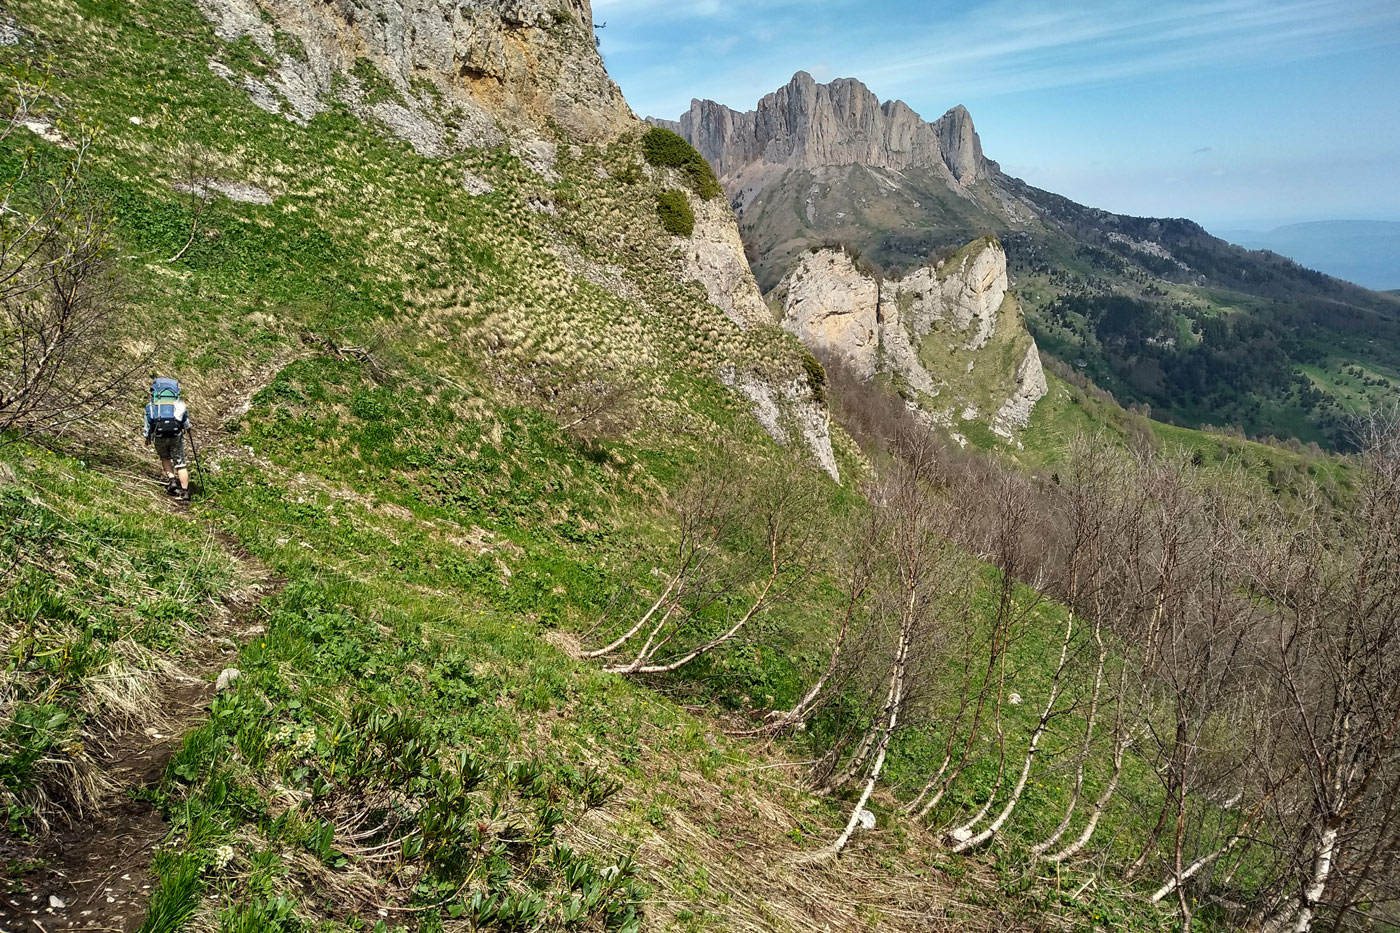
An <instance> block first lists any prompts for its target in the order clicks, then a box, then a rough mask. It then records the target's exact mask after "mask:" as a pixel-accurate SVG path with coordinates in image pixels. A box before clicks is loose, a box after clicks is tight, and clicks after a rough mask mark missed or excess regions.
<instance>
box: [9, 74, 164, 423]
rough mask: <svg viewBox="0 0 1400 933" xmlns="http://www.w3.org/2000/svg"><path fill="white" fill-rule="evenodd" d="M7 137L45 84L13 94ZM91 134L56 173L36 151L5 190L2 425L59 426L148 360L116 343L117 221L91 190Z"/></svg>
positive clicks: (103, 400)
mask: <svg viewBox="0 0 1400 933" xmlns="http://www.w3.org/2000/svg"><path fill="white" fill-rule="evenodd" d="M7 97H8V100H7V106H8V110H9V112H8V114H7V115H6V116H5V117H3V118H0V120H3V129H0V138H3V137H7V136H9V135H10V134H12V133H13V132H15V129H16V127H18V126H20V125H21V124H23V123H24V122H25V121H26V120H28V119H29V118H31V117H33V116H35V110H36V108H37V107H38V106H39V105H40V102H42V101H43V100H44V91H43V89H42V87H35V86H33V85H27V84H24V83H22V82H21V83H17V84H16V85H14V86H13V87H11V88H10V89H9V91H8V94H7ZM91 145H92V139H91V137H90V136H89V135H80V136H79V137H78V139H77V140H76V142H75V143H74V148H73V150H72V152H71V153H69V154H68V156H67V158H66V160H65V161H64V163H63V164H62V165H61V167H59V168H58V170H57V171H56V172H50V173H49V176H48V177H41V175H42V170H41V168H40V166H39V164H38V162H37V160H36V158H35V157H34V156H33V154H30V155H29V156H27V157H26V159H25V162H24V164H23V166H22V168H21V171H20V172H19V173H18V174H17V176H16V177H14V178H12V179H11V180H10V181H9V182H8V183H7V184H6V185H5V186H4V188H3V189H0V431H5V430H18V431H20V432H21V433H22V434H33V433H39V432H48V431H54V430H57V429H59V428H61V427H63V426H65V425H67V424H71V423H73V422H75V421H80V420H82V419H84V418H87V417H89V416H91V415H92V414H93V413H95V412H96V411H98V410H100V409H102V408H104V407H106V406H108V405H110V404H112V403H113V402H114V401H116V400H117V398H118V397H119V395H120V394H121V390H122V389H123V387H124V386H125V385H126V384H127V383H128V381H129V380H130V379H131V378H132V377H133V376H134V375H135V374H136V373H138V372H139V371H141V370H142V369H143V368H144V366H145V364H146V360H145V359H132V358H130V357H129V356H126V355H125V354H123V353H122V352H121V351H120V349H119V348H118V347H117V325H118V315H119V312H120V310H121V299H120V294H119V291H118V288H117V281H116V270H115V264H114V257H113V246H112V232H111V221H110V219H109V218H108V217H107V216H106V214H105V213H104V212H103V211H102V210H101V208H100V207H99V206H98V205H97V204H96V203H95V202H94V201H93V200H92V199H91V197H90V196H88V194H87V193H86V191H85V189H84V185H83V176H84V172H85V167H86V161H87V157H88V153H89V150H90V148H91Z"/></svg>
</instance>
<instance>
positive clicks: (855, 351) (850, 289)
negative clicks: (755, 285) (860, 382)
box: [779, 249, 880, 379]
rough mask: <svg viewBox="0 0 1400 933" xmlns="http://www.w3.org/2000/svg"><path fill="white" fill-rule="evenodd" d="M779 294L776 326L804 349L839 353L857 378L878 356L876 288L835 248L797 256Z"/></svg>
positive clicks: (872, 371) (867, 372)
mask: <svg viewBox="0 0 1400 933" xmlns="http://www.w3.org/2000/svg"><path fill="white" fill-rule="evenodd" d="M779 294H780V297H781V301H782V308H783V312H782V324H783V327H784V328H786V329H787V330H788V331H789V332H791V333H792V334H793V335H795V336H796V337H797V339H798V340H801V341H802V342H803V343H804V344H806V345H807V346H809V347H813V348H816V349H820V350H823V351H825V352H827V353H831V354H834V355H836V356H839V357H840V358H841V359H842V360H843V361H844V362H845V363H846V365H848V366H850V367H851V369H852V370H854V371H855V373H856V375H858V376H859V377H860V378H862V379H869V378H870V377H871V376H873V375H875V371H876V369H877V362H878V360H877V358H878V355H879V345H880V338H879V324H878V312H877V308H878V302H879V286H878V285H877V284H876V282H875V280H874V279H872V278H870V277H869V276H867V275H865V274H864V273H862V272H861V271H859V270H858V269H856V267H855V263H854V262H852V261H851V257H850V256H848V255H847V254H846V253H845V252H843V251H841V250H837V249H824V250H818V251H816V252H809V253H805V254H803V255H802V256H801V257H800V258H799V259H798V260H797V264H796V265H795V266H794V267H793V269H792V271H791V272H790V273H788V277H787V279H785V280H784V283H783V286H781V287H780V290H779Z"/></svg>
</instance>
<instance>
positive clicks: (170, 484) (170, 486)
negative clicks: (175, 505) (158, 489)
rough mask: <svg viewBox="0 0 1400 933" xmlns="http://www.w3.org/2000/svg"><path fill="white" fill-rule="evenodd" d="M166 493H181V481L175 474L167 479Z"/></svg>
mask: <svg viewBox="0 0 1400 933" xmlns="http://www.w3.org/2000/svg"><path fill="white" fill-rule="evenodd" d="M165 494H166V495H167V496H178V495H179V494H180V481H179V480H177V479H176V478H175V477H173V476H172V477H170V479H168V480H166V483H165Z"/></svg>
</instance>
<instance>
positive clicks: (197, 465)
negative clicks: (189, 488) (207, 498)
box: [185, 429, 204, 496]
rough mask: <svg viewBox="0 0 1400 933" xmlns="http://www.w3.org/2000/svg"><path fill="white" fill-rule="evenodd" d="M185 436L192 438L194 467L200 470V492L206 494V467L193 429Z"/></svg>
mask: <svg viewBox="0 0 1400 933" xmlns="http://www.w3.org/2000/svg"><path fill="white" fill-rule="evenodd" d="M185 436H186V437H188V438H189V439H190V455H191V456H192V458H193V459H194V468H195V469H196V470H198V471H199V494H200V495H201V496H203V495H204V467H203V466H201V465H200V459H199V448H198V447H196V446H195V443H194V431H193V429H191V430H188V431H186V432H185Z"/></svg>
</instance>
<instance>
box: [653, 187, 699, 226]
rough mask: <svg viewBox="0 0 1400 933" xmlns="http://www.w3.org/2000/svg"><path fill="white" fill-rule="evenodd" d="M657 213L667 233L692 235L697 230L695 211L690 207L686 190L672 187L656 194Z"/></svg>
mask: <svg viewBox="0 0 1400 933" xmlns="http://www.w3.org/2000/svg"><path fill="white" fill-rule="evenodd" d="M656 214H657V216H658V217H660V218H661V226H663V227H665V228H666V232H667V233H671V234H674V235H676V236H690V235H691V234H692V233H694V232H695V212H694V211H692V210H691V209H690V202H689V201H687V200H686V197H685V192H684V191H681V190H680V189H678V188H670V189H668V190H666V191H663V192H661V193H660V194H658V195H657V196H656Z"/></svg>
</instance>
